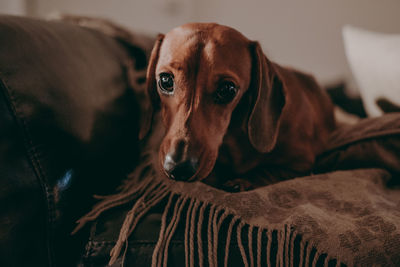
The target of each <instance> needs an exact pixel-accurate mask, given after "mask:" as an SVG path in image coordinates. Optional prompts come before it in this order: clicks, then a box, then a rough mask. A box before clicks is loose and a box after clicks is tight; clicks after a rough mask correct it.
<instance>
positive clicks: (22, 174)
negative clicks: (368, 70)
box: [0, 15, 400, 266]
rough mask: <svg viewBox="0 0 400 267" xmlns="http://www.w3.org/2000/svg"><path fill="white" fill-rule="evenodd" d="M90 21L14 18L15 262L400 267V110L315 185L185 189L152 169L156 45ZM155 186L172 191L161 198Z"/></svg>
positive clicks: (9, 56)
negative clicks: (148, 123) (147, 106)
mask: <svg viewBox="0 0 400 267" xmlns="http://www.w3.org/2000/svg"><path fill="white" fill-rule="evenodd" d="M76 24H79V23H76V21H75V23H73V22H72V21H71V20H70V21H44V20H38V19H33V18H25V17H14V16H5V15H2V16H0V37H1V38H0V110H1V112H0V188H1V190H0V199H1V202H0V203H1V208H0V265H1V266H107V265H108V263H109V262H110V252H111V253H112V251H113V248H115V247H116V244H120V246H119V250H117V252H118V253H117V252H116V250H114V258H115V260H114V261H112V262H111V263H112V264H113V266H114V265H115V266H121V265H124V266H164V265H168V266H185V265H190V266H198V265H199V266H203V265H209V266H213V265H212V263H214V265H218V266H219V265H221V266H223V265H225V266H254V265H257V266H265V265H267V264H268V265H271V266H276V265H280V266H283V265H285V266H288V265H293V266H300V265H301V266H303V265H310V266H311V265H312V266H339V265H340V266H346V265H355V266H369V265H377V266H396V265H400V258H399V257H398V255H400V251H399V247H400V241H399V240H400V238H399V237H400V233H399V231H400V225H399V222H400V220H397V219H398V218H399V217H400V209H399V206H400V198H399V190H398V185H399V184H400V152H399V151H400V123H399V121H400V115H399V114H396V113H393V114H388V115H385V116H383V117H382V118H375V119H365V120H362V121H361V122H360V123H359V124H357V125H353V126H348V127H344V128H343V129H339V130H338V131H337V132H335V133H334V134H333V135H332V136H331V138H330V141H331V143H330V146H329V147H328V148H327V151H326V152H325V153H324V154H322V155H320V156H319V158H318V160H317V164H316V167H315V170H314V172H313V175H311V176H309V177H303V178H297V179H294V180H293V181H285V182H282V183H278V184H276V185H272V187H267V188H261V189H259V190H255V192H244V193H237V194H231V193H226V192H221V191H219V190H216V189H213V188H210V187H208V186H206V185H204V184H202V183H199V182H196V183H194V184H186V183H179V182H178V184H171V183H172V182H171V181H164V180H159V177H154V173H153V172H151V171H150V172H149V171H144V169H146V167H148V166H151V164H150V165H149V161H148V160H147V159H146V158H148V157H149V155H150V157H152V156H151V155H152V154H149V155H143V151H144V150H145V148H146V144H144V143H143V142H141V141H139V139H138V131H139V125H140V117H141V115H142V114H143V112H145V111H144V108H143V101H144V100H143V99H144V98H145V95H144V87H145V69H146V64H147V60H148V58H149V53H150V50H151V48H152V40H153V37H143V38H144V39H143V38H142V37H140V38H139V37H135V36H136V35H135V34H133V33H132V34H131V35H130V36H129V37H128V38H120V36H112V35H111V36H110V35H109V34H105V33H104V32H101V31H98V30H94V29H91V28H88V27H82V26H79V25H76ZM141 38H142V39H141ZM336 96H337V94H336ZM334 100H335V102H337V104H340V103H339V102H340V101H341V100H338V99H337V97H336V98H335V99H334ZM346 103H348V101H347V102H346ZM357 103H359V102H357ZM358 114H364V113H363V112H362V111H359V112H358ZM146 164H147V165H146ZM323 181H325V184H324V182H323ZM154 183H156V184H159V185H160V187H159V188H168V190H169V191H167V189H165V190H164V191H162V192H163V194H164V195H162V197H159V198H157V201H156V200H154V199H156V198H155V197H154V196H155V194H153V195H151V194H152V192H150V191H149V190H150V189H149V188H153V189H154V186H153V187H152V186H151V185H152V184H154ZM315 184H320V187H322V188H323V187H326V188H329V187H332V188H336V189H338V188H343V190H341V189H340V190H338V192H337V194H336V192H335V193H332V192H328V193H327V194H324V195H321V194H319V195H318V192H322V191H318V192H317V191H315V192H314V191H313V192H311V191H307V190H309V189H310V188H311V187H313V186H314V185H315ZM347 185H348V186H347ZM350 186H353V187H350ZM132 188H134V189H133V190H131V189H132ZM135 188H136V189H137V190H136V189H135ZM138 188H141V189H140V190H141V191H140V190H139V189H138ZM291 188H294V189H293V190H292V189H291ZM299 188H303V189H301V190H303V191H301V190H300V189H299ZM289 189H290V190H289ZM129 190H131V191H129ZM299 190H300V191H299ZM320 190H322V189H320ZM326 190H328V189H326ZM326 190H325V191H326ZM357 190H358V191H359V192H356V191H357ZM325 191H324V192H325ZM130 192H131V193H132V194H130ZM146 192H147V193H146ZM160 192H161V191H160ZM199 192H202V194H200V193H199ZM204 192H206V193H207V194H205V193H204ZM310 192H311V193H310ZM352 192H353V193H354V194H353V193H352ZM118 194H120V195H118ZM121 194H122V195H123V197H121ZM124 194H125V195H124ZM146 194H147V195H146ZM352 195H354V199H353V198H352ZM146 196H147V197H148V196H152V197H153V198H152V199H153V200H154V201H153V202H149V201H150V200H149V198H146ZM360 198H361V199H360ZM140 201H142V202H143V203H144V204H143V207H144V208H143V209H142V210H140V209H139V210H138V208H137V205H136V206H135V204H137V203H141V202H140ZM146 201H147V202H146ZM396 201H397V202H396ZM102 203H103V204H104V203H105V205H103V206H101V204H102ZM110 203H114V204H115V203H117V204H118V205H114V204H113V205H110ZM150 203H151V204H150ZM171 203H172V204H171ZM179 203H180V204H179ZM196 203H197V204H196ZM99 205H100V206H99ZM107 205H109V207H111V208H104V207H107ZM146 205H148V206H146ZM171 205H172V206H171ZM174 205H175V208H176V209H178V210H181V213H179V214H178V215H177V214H176V212H175V211H174V208H173V206H174ZM196 205H197V210H195V208H194V207H196ZM96 207H97V210H96ZM99 207H101V208H99ZM201 207H204V208H201ZM267 207H268V208H267ZM92 208H93V209H92ZM316 209H318V211H316ZM99 210H100V211H101V212H97V211H99ZM93 211H96V212H97V213H96V212H93ZM174 212H175V213H174ZM196 212H198V213H196ZM313 212H315V214H318V216H319V217H318V216H317V215H315V214H314V215H315V216H317V217H313ZM378 213H379V216H378V215H377V214H378ZM85 214H86V215H85ZM129 214H131V215H132V216H133V220H134V221H135V218H137V221H136V223H135V224H134V225H132V223H131V224H129V223H127V216H128V215H129ZM171 214H175V215H174V216H175V217H174V216H172V215H171ZM200 214H201V215H200ZM267 215H268V216H267ZM132 216H131V219H132ZM171 216H172V217H171ZM190 216H192V217H190ZM196 216H197V217H196ZM199 216H201V218H200V217H199ZM212 216H213V217H212ZM374 216H375V217H374ZM80 218H86V219H84V220H83V221H82V219H81V220H80V221H78V222H81V224H80V225H79V226H80V227H81V229H80V230H79V231H76V232H74V234H73V235H72V234H71V232H73V230H74V228H75V227H76V221H77V220H79V219H80ZM173 218H175V221H174V224H175V225H176V227H175V228H176V229H175V228H173V227H172V228H173V231H172V230H171V231H170V235H169V236H168V237H167V238H166V240H163V237H162V236H163V234H162V233H164V234H165V232H166V231H167V230H168V227H167V226H169V225H174V224H173V223H172V220H173ZM214 218H215V219H214ZM316 218H317V219H316ZM327 218H332V220H329V219H327ZM334 218H336V219H334ZM337 218H339V219H340V220H339V219H337ZM348 218H350V219H348ZM319 219H321V221H324V220H325V221H326V225H323V224H320V221H318V220H319ZM213 220H215V222H217V223H218V222H220V223H219V224H218V225H219V227H217V228H214V226H215V224H213ZM191 221H193V222H191ZM329 221H332V223H331V224H330V222H329ZM348 221H351V223H354V225H356V226H357V227H356V228H355V230H354V231H351V230H343V232H340V230H338V229H335V228H337V226H338V225H342V226H343V227H344V228H343V229H347V228H346V227H347V226H346V222H348ZM82 222H83V223H82ZM185 222H187V223H186V225H185ZM207 222H208V223H207ZM333 222H334V223H333ZM201 223H202V224H201ZM191 224H193V225H195V226H196V225H197V224H198V225H197V228H196V229H197V230H193V231H194V232H195V233H196V234H195V235H193V233H191V234H192V237H193V238H194V239H195V240H196V241H195V244H194V245H193V244H191V242H190V240H191V238H190V237H191V235H190V234H189V232H190V231H189V230H190V229H193V228H190V225H191ZM349 224H350V223H349ZM123 225H127V226H128V227H130V228H129V229H130V233H129V235H128V236H126V237H125V239H123V242H122V241H121V236H122V234H121V227H122V226H123ZM199 225H200V226H199ZM201 225H202V226H201ZM327 225H329V227H328V226H327ZM188 229H189V230H188ZM208 229H211V230H208ZM215 229H217V230H215ZM349 229H351V227H350V226H349ZM336 230H337V231H338V232H337V231H336ZM193 231H192V232H193ZM196 231H197V232H196ZM207 231H213V233H214V234H213V235H212V237H211V239H212V240H213V241H215V242H211V241H210V240H211V239H210V235H209V234H208V233H207ZM333 232H334V234H332V233H333ZM232 233H234V234H232ZM360 233H361V234H360ZM332 236H335V239H334V240H333V239H332V240H330V238H332ZM227 237H229V238H227ZM164 238H165V236H164ZM199 240H203V243H201V242H200V241H199ZM222 240H223V241H222ZM285 240H286V241H287V242H286V241H285ZM288 240H290V242H289V241H288ZM121 242H122V243H121ZM192 243H193V242H192ZM217 243H219V244H220V245H219V246H217V245H216V244H217ZM199 244H200V245H199ZM201 244H202V245H201ZM210 244H212V246H211V245H210ZM283 244H285V245H283ZM329 244H331V246H330V245H329ZM381 244H383V245H381ZM196 245H197V247H196ZM160 247H161V248H162V251H161V249H160ZM214 250H215V251H214ZM155 251H156V252H155ZM227 252H228V253H227ZM189 258H190V259H189ZM211 262H212V263H211Z"/></svg>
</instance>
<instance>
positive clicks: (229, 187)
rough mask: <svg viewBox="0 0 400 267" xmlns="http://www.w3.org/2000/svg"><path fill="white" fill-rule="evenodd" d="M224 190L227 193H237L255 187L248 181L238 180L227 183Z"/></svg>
mask: <svg viewBox="0 0 400 267" xmlns="http://www.w3.org/2000/svg"><path fill="white" fill-rule="evenodd" d="M222 188H223V190H225V191H227V192H231V193H237V192H242V191H248V190H251V189H254V186H253V184H252V183H251V182H250V181H248V180H245V179H241V178H237V179H233V180H229V181H227V182H226V183H224V184H223V186H222Z"/></svg>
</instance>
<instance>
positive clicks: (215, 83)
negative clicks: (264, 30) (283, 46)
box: [141, 23, 285, 181]
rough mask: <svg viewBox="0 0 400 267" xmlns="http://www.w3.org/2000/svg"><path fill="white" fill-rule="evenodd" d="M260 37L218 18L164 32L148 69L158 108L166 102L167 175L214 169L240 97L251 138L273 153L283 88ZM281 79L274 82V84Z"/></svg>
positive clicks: (162, 156) (194, 175) (194, 176)
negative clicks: (255, 39)
mask: <svg viewBox="0 0 400 267" xmlns="http://www.w3.org/2000/svg"><path fill="white" fill-rule="evenodd" d="M277 77H278V76H277V75H276V73H275V72H274V71H273V68H272V65H271V63H270V62H269V61H268V60H267V59H266V57H265V56H264V54H263V52H262V50H261V48H260V46H259V44H258V43H257V42H252V41H249V40H248V39H247V38H246V37H244V36H243V35H242V34H241V33H239V32H238V31H236V30H234V29H232V28H229V27H226V26H221V25H218V24H205V23H204V24H203V23H195V24H186V25H183V26H181V27H178V28H175V29H173V30H172V31H170V32H169V33H167V34H166V35H165V36H164V35H160V36H159V38H158V40H157V42H156V44H155V46H154V48H153V51H152V55H151V58H150V63H149V66H148V71H147V86H148V87H147V88H148V94H149V96H150V99H151V101H152V106H153V109H152V111H150V112H149V113H148V114H147V117H148V118H147V119H146V120H144V123H143V125H142V129H141V137H144V136H145V135H146V134H147V132H148V131H149V129H150V128H151V118H152V112H153V111H154V110H155V109H158V108H161V114H162V119H163V123H164V125H165V127H166V134H165V137H164V140H163V141H162V144H161V147H160V150H159V162H160V165H161V168H162V169H163V170H164V172H165V174H166V175H167V176H168V177H170V178H172V179H176V180H184V181H192V180H201V179H204V178H205V177H207V176H208V175H209V174H210V172H211V171H212V169H213V167H214V164H215V162H216V159H217V157H218V150H219V147H220V145H221V144H222V142H223V139H224V136H225V134H226V132H227V129H228V126H229V125H230V123H231V120H235V119H237V118H232V113H233V111H234V110H235V109H236V108H238V106H239V103H241V104H240V106H241V108H242V109H243V107H245V108H244V110H243V112H244V113H245V114H244V116H243V119H242V120H243V125H245V127H244V128H245V131H246V132H247V135H248V138H249V141H250V143H251V144H252V146H253V147H254V148H256V149H257V150H258V151H259V152H262V153H266V152H269V151H271V150H272V149H273V147H274V146H275V143H276V139H277V134H278V126H279V118H280V114H281V111H282V108H283V105H284V101H285V100H284V95H283V92H282V88H281V87H280V86H276V84H279V79H278V78H277ZM274 83H275V84H274Z"/></svg>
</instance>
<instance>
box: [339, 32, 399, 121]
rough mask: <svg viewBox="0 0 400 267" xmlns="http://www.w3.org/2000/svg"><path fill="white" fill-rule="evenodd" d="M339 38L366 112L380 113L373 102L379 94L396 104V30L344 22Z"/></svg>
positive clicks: (397, 94) (397, 59) (397, 49)
mask: <svg viewBox="0 0 400 267" xmlns="http://www.w3.org/2000/svg"><path fill="white" fill-rule="evenodd" d="M343 40H344V47H345V51H346V55H347V60H348V62H349V64H350V68H351V71H352V73H353V76H354V79H355V81H356V83H357V86H358V87H359V90H360V95H361V98H362V100H363V104H364V107H365V110H366V112H367V114H368V115H369V116H379V115H382V114H383V112H382V110H381V109H380V108H379V107H378V105H377V104H376V102H375V101H376V100H377V99H379V98H382V97H383V98H386V99H387V100H389V101H390V102H392V103H393V104H396V105H398V106H400V34H383V33H375V32H370V31H366V30H362V29H359V28H355V27H353V26H345V27H344V28H343Z"/></svg>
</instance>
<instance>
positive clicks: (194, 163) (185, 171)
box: [163, 153, 198, 181]
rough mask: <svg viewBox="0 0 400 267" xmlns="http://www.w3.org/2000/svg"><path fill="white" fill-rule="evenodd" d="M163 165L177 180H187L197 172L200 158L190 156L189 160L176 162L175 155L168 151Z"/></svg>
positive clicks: (169, 175) (170, 175) (171, 176)
mask: <svg viewBox="0 0 400 267" xmlns="http://www.w3.org/2000/svg"><path fill="white" fill-rule="evenodd" d="M163 167H164V171H165V173H166V174H167V175H168V177H169V178H171V179H173V180H177V181H187V180H188V179H189V178H190V177H192V176H193V175H194V174H195V173H196V171H197V167H198V160H197V159H196V158H193V157H190V158H188V159H187V160H184V161H180V162H176V161H175V160H174V157H173V155H171V154H170V153H168V154H167V155H166V156H165V160H164V166H163Z"/></svg>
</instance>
